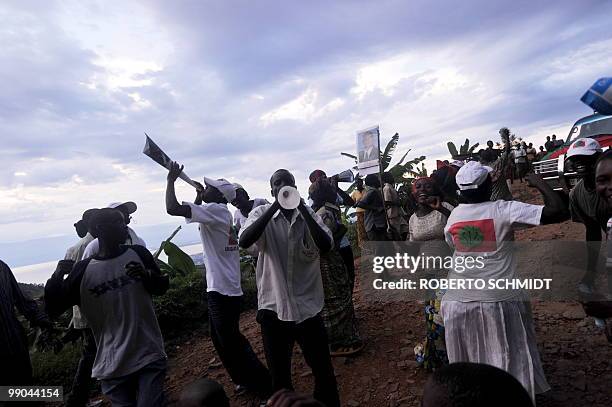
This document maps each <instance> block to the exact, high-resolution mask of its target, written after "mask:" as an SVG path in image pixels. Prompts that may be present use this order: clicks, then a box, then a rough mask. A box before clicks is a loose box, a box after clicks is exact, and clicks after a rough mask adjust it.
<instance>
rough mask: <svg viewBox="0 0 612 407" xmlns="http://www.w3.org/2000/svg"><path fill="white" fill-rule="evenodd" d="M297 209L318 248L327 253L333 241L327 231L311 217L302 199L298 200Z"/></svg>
mask: <svg viewBox="0 0 612 407" xmlns="http://www.w3.org/2000/svg"><path fill="white" fill-rule="evenodd" d="M298 211H300V214H301V215H302V217H303V218H304V220H305V221H306V226H307V227H308V231H309V232H310V234H311V235H312V238H313V240H314V242H315V244H316V245H317V247H318V248H319V251H320V252H321V253H327V252H328V251H330V250H331V248H332V244H333V241H332V239H330V237H329V235H328V234H327V232H326V231H325V230H324V229H323V228H322V227H321V225H319V223H318V222H317V221H316V220H315V218H313V217H312V215H311V214H310V212H309V211H308V209H307V208H306V205H305V204H304V200H302V201H301V202H300V205H299V206H298Z"/></svg>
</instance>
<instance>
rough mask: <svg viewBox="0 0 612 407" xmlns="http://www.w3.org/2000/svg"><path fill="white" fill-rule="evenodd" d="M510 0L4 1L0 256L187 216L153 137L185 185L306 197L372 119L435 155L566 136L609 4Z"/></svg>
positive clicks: (606, 53)
mask: <svg viewBox="0 0 612 407" xmlns="http://www.w3.org/2000/svg"><path fill="white" fill-rule="evenodd" d="M504 3H505V4H503V3H502V2H491V1H485V0H481V1H470V2H456V1H425V0H422V1H421V0H418V1H414V0H410V1H406V0H404V1H385V0H379V1H338V0H335V1H333V2H330V1H308V2H297V1H258V2H253V1H215V2H212V1H182V2H168V1H161V0H160V1H143V2H140V1H131V2H125V1H80V0H78V1H76V0H75V1H70V0H67V1H27V0H18V1H10V0H9V1H3V2H2V3H1V4H0V44H1V46H0V81H1V84H2V92H0V137H2V143H1V144H0V149H1V150H0V151H1V152H2V159H3V170H2V171H1V172H0V194H1V196H2V199H1V200H0V257H2V258H3V259H4V260H5V261H7V262H9V264H10V263H11V262H13V263H18V264H15V265H23V264H27V263H28V259H32V261H36V262H38V261H44V260H53V259H54V258H57V257H61V256H62V255H63V250H64V248H61V250H60V249H54V250H55V251H53V252H52V253H47V252H45V247H46V245H44V244H38V243H36V244H33V243H32V242H31V241H32V240H33V239H41V238H45V239H52V238H55V237H58V236H59V237H62V236H63V239H72V237H71V234H72V233H73V231H72V224H73V223H74V221H75V220H76V218H78V217H79V215H80V214H81V213H82V211H83V210H84V209H86V208H89V207H96V206H97V207H99V206H103V205H105V204H107V203H108V202H112V201H118V200H134V201H136V202H137V203H138V205H139V211H138V212H137V213H136V216H135V221H136V224H135V225H134V228H135V229H138V228H143V229H146V228H149V229H148V230H153V229H154V227H155V225H160V224H167V225H170V224H171V223H174V224H178V223H179V222H177V221H176V220H173V219H171V218H170V217H169V216H167V215H166V214H165V211H164V206H163V202H164V197H163V194H164V188H165V171H164V170H163V169H161V168H160V167H158V166H157V165H156V164H154V163H153V162H152V161H150V160H149V159H148V158H147V157H145V156H144V155H143V154H142V153H141V151H142V147H143V144H144V134H143V133H144V132H145V131H146V132H147V133H148V134H149V135H150V136H151V137H152V138H153V139H154V140H155V141H157V143H158V144H159V145H160V146H162V147H163V148H164V149H165V150H166V152H167V153H168V154H169V155H170V156H171V157H173V158H175V159H177V160H178V161H180V162H181V163H183V164H184V165H185V170H186V172H187V173H188V174H189V175H190V176H192V177H194V178H196V177H198V178H199V177H201V176H203V175H207V176H211V177H226V178H228V179H230V180H233V181H237V182H240V183H241V184H243V185H244V186H245V187H247V189H248V190H249V191H250V192H251V195H252V196H264V197H267V196H269V188H268V186H267V180H268V178H269V176H270V174H271V173H272V172H273V171H274V170H275V169H277V168H280V167H285V168H288V169H290V170H292V171H293V172H294V173H295V175H296V178H297V180H298V184H299V185H298V186H299V187H301V190H302V191H304V190H305V188H306V186H307V185H306V182H307V180H306V178H307V175H308V173H309V172H310V171H311V170H313V169H315V168H323V169H325V170H327V171H328V173H334V172H337V171H341V170H343V169H346V168H348V167H349V166H350V165H351V162H350V160H348V159H346V158H344V157H340V155H339V153H340V152H341V151H353V150H354V149H355V147H354V145H355V140H354V134H355V131H356V130H359V129H362V128H365V127H369V126H371V125H375V124H379V125H380V128H381V133H382V139H383V142H385V141H386V140H388V138H389V137H390V136H391V135H392V134H393V133H394V132H399V133H400V145H399V150H400V152H402V153H403V152H404V151H405V150H407V149H409V148H411V149H412V152H411V153H410V154H411V155H409V156H417V155H426V156H427V157H428V159H429V161H428V162H429V163H432V162H433V160H435V159H436V158H441V157H446V155H447V149H446V142H447V141H449V140H452V141H455V142H456V143H458V142H462V141H463V139H465V138H466V137H469V138H470V140H473V141H479V142H481V143H482V142H486V140H487V139H489V138H494V137H495V135H496V133H497V129H499V127H501V126H508V127H510V128H511V129H512V130H513V131H514V132H515V133H516V134H517V135H518V136H522V137H524V138H526V139H528V140H530V141H533V142H535V143H537V145H539V144H542V140H543V138H544V137H545V136H546V135H549V134H552V133H557V134H560V135H563V136H565V135H567V132H568V130H569V128H570V127H571V124H572V123H573V122H574V121H575V120H576V119H577V118H579V117H581V116H584V115H587V114H589V113H590V111H589V109H588V108H587V107H586V106H584V105H582V104H581V103H580V102H579V98H580V96H581V95H582V93H583V92H584V91H585V90H586V89H587V88H588V87H589V86H590V85H591V84H592V83H593V82H594V81H595V79H597V78H599V77H601V76H609V75H610V69H612V51H611V50H612V31H610V29H609V26H610V19H609V16H610V15H611V13H612V2H609V1H589V0H583V1H580V2H577V1H555V2H543V1H542V2H534V1H531V0H530V1H520V0H519V1H516V0H515V1H512V2H510V1H508V2H504ZM397 155H398V156H399V155H400V154H399V153H398V154H397ZM178 193H179V195H180V196H179V199H180V198H183V199H192V198H193V192H192V190H190V188H189V187H188V186H187V185H186V184H181V186H180V188H178ZM171 226H172V225H170V226H168V227H169V228H170V230H171V229H172V227H171ZM155 230H158V231H159V230H160V229H159V228H158V229H155ZM159 233H160V234H161V235H159V236H154V237H152V239H153V240H154V241H153V242H151V245H153V246H154V245H156V244H157V243H158V242H156V241H155V238H156V237H157V240H160V239H161V238H163V237H164V236H163V233H165V229H164V232H163V233H162V232H159ZM45 241H46V240H45ZM67 241H69V240H67ZM20 242H21V243H20ZM43 246H45V247H43ZM9 249H10V250H9ZM47 251H48V250H47ZM43 252H44V254H42V253H43Z"/></svg>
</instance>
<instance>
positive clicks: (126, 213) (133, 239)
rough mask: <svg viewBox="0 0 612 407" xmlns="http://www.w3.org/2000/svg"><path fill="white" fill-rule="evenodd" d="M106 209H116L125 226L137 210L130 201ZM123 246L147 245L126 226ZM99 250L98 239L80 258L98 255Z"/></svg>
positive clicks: (89, 245) (110, 205)
mask: <svg viewBox="0 0 612 407" xmlns="http://www.w3.org/2000/svg"><path fill="white" fill-rule="evenodd" d="M107 208H112V209H117V210H118V211H119V212H121V214H122V215H123V218H124V219H125V224H126V225H129V224H130V220H131V219H132V214H133V213H134V212H136V209H138V207H137V206H136V203H134V202H131V201H128V202H113V203H110V204H108V206H107ZM125 244H126V245H139V246H143V247H147V244H146V243H145V241H144V240H142V239H141V238H140V237H139V236H138V235H137V234H136V232H134V229H132V228H131V227H129V226H128V237H127V239H126V240H125ZM99 249H100V246H99V243H98V239H93V240H92V241H91V242H90V243H89V244H88V245H87V247H86V248H85V251H84V252H83V257H82V258H83V259H86V258H88V257H92V256H95V255H96V254H98V250H99Z"/></svg>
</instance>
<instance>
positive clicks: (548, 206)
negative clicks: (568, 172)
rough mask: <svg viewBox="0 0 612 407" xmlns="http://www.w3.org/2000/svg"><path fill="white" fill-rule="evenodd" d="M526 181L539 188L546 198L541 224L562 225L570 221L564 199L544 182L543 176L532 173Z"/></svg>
mask: <svg viewBox="0 0 612 407" xmlns="http://www.w3.org/2000/svg"><path fill="white" fill-rule="evenodd" d="M526 180H527V182H528V183H529V185H530V186H532V187H535V188H537V189H538V191H540V193H541V194H542V197H543V198H544V209H543V210H542V218H541V220H540V223H541V224H543V225H548V224H551V223H560V222H563V221H565V220H567V219H569V210H568V208H567V207H566V206H565V204H564V202H563V199H561V197H560V196H559V195H558V194H557V193H556V192H555V191H554V190H553V189H552V188H551V187H550V185H548V184H547V183H546V181H544V179H543V178H542V176H541V175H539V174H534V173H531V174H528V175H527V177H526Z"/></svg>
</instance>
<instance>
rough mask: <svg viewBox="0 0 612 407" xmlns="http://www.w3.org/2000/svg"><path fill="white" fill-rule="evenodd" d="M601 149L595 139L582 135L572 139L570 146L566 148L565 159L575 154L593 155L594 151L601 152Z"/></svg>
mask: <svg viewBox="0 0 612 407" xmlns="http://www.w3.org/2000/svg"><path fill="white" fill-rule="evenodd" d="M601 152H602V149H601V146H600V145H599V143H598V142H597V140H595V139H592V138H589V137H584V138H579V139H578V140H576V141H574V142H573V143H572V145H571V146H569V148H568V149H567V156H566V157H565V159H568V158H570V157H573V156H576V155H593V154H595V153H601Z"/></svg>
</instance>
